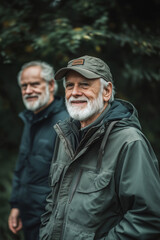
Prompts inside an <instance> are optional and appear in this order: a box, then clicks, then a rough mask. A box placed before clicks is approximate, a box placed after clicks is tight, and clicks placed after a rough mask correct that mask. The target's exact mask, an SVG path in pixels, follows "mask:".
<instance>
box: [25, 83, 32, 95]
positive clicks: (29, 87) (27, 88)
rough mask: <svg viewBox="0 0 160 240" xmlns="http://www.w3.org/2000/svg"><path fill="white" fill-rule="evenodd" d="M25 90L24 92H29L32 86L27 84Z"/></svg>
mask: <svg viewBox="0 0 160 240" xmlns="http://www.w3.org/2000/svg"><path fill="white" fill-rule="evenodd" d="M25 92H26V94H30V93H32V92H33V88H32V86H31V85H30V84H28V85H27V86H26V89H25Z"/></svg>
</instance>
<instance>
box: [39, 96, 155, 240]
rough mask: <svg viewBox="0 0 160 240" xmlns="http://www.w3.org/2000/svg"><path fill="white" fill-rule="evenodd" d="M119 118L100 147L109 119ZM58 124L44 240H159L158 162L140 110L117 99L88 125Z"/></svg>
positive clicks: (43, 222) (43, 223) (43, 217)
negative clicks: (139, 112) (143, 130)
mask: <svg viewBox="0 0 160 240" xmlns="http://www.w3.org/2000/svg"><path fill="white" fill-rule="evenodd" d="M115 120H118V122H117V123H116V125H115V126H114V128H113V129H112V131H111V132H110V134H109V137H108V139H107V140H106V143H105V145H104V149H103V148H102V142H103V139H104V135H105V133H106V131H107V128H108V126H109V123H110V122H112V121H115ZM79 125H80V124H79V122H78V121H75V120H73V119H69V120H66V121H61V122H59V123H58V124H56V125H55V130H56V132H57V134H58V136H59V137H58V138H57V142H56V147H55V149H56V150H55V153H54V157H53V161H52V164H51V169H50V184H51V187H52V193H51V194H50V195H49V196H48V199H47V202H48V204H47V206H46V213H45V214H43V215H42V224H41V230H40V239H41V240H93V239H94V240H134V239H136V240H156V239H158V237H159V236H160V177H159V169H158V161H157V159H156V156H155V154H154V152H153V150H152V148H151V146H150V143H149V142H148V140H147V139H146V138H145V136H144V135H143V133H142V132H141V130H140V128H141V127H140V124H139V121H138V118H137V111H136V109H135V108H134V107H133V105H131V104H130V103H128V102H125V101H122V100H115V101H114V102H113V103H112V104H111V105H109V106H108V107H107V108H106V110H105V111H104V112H103V113H102V114H101V115H100V117H99V118H98V119H97V120H96V121H95V122H94V123H92V124H91V125H89V126H88V127H86V129H83V130H80V128H79V127H80V126H79Z"/></svg>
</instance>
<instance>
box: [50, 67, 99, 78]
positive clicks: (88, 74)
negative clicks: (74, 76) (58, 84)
mask: <svg viewBox="0 0 160 240" xmlns="http://www.w3.org/2000/svg"><path fill="white" fill-rule="evenodd" d="M70 70H72V71H75V72H78V73H79V74H81V75H82V76H83V77H85V78H88V79H95V78H100V76H99V75H98V74H96V73H93V72H91V71H89V70H87V69H84V68H80V67H65V68H61V69H60V70H59V71H57V72H56V74H55V76H54V77H55V79H56V80H60V79H62V78H63V77H65V76H66V74H67V73H68V72H69V71H70Z"/></svg>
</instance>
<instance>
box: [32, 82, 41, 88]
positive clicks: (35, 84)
mask: <svg viewBox="0 0 160 240" xmlns="http://www.w3.org/2000/svg"><path fill="white" fill-rule="evenodd" d="M38 85H39V82H34V83H31V86H33V87H36V86H38Z"/></svg>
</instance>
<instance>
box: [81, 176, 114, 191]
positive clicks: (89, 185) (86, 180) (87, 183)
mask: <svg viewBox="0 0 160 240" xmlns="http://www.w3.org/2000/svg"><path fill="white" fill-rule="evenodd" d="M112 175H113V174H112V172H102V173H100V174H97V173H94V172H92V171H84V172H83V175H82V177H81V181H80V182H79V185H78V187H77V192H81V193H92V192H96V191H99V190H101V189H103V188H105V187H107V185H109V183H110V181H111V178H112Z"/></svg>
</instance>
